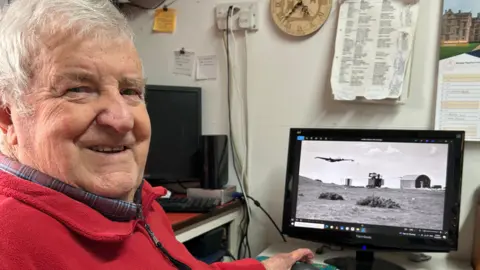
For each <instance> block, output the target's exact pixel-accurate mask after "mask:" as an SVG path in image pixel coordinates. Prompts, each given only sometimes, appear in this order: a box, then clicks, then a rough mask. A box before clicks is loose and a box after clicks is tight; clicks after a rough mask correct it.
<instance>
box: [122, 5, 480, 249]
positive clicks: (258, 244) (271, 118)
mask: <svg viewBox="0 0 480 270" xmlns="http://www.w3.org/2000/svg"><path fill="white" fill-rule="evenodd" d="M219 2H230V1H222V0H216V1H214V0H195V1H194V0H180V1H177V2H176V3H175V5H174V6H173V7H175V8H177V10H178V11H179V14H178V21H177V30H176V32H175V33H174V34H171V35H170V34H156V33H152V32H151V25H152V13H153V11H151V12H149V13H142V14H136V15H134V16H132V18H131V25H132V26H133V28H134V31H135V33H136V35H137V41H136V44H137V46H138V50H139V52H140V55H141V57H142V58H143V61H144V65H145V69H146V74H147V76H148V80H149V83H152V84H164V85H165V84H167V85H199V86H201V87H203V91H204V92H203V93H204V102H203V106H204V107H203V116H204V117H203V129H204V133H227V121H226V120H227V111H226V108H227V105H226V97H227V96H226V80H225V73H226V72H225V71H226V69H225V64H224V61H225V57H224V52H223V47H222V42H221V35H220V34H219V33H218V32H217V31H216V28H215V25H214V16H213V14H214V7H215V3H219ZM268 2H269V1H267V0H262V1H260V3H261V4H260V15H261V22H260V24H259V26H260V30H259V31H258V32H257V33H253V34H251V35H250V36H249V57H250V68H249V72H248V76H249V78H250V79H249V89H248V95H249V109H250V119H249V123H250V131H251V158H250V164H251V175H250V187H251V195H252V196H254V197H255V198H257V199H259V200H260V202H261V203H262V205H263V206H264V207H265V208H266V209H267V210H268V211H269V212H270V213H271V214H272V215H273V217H274V219H275V220H276V221H277V222H280V221H281V217H282V206H283V205H282V204H283V189H284V186H283V183H284V177H285V163H286V154H287V136H288V130H289V128H290V127H372V128H418V129H430V128H432V127H433V112H434V93H435V91H434V88H435V80H436V65H437V54H438V45H437V44H438V42H437V41H438V31H439V18H440V14H441V3H440V2H441V1H439V0H421V1H420V2H421V10H420V19H419V27H418V35H417V38H416V42H415V52H414V64H413V71H412V73H413V74H412V84H411V91H412V92H413V94H412V95H411V97H410V99H409V100H408V103H407V104H406V105H403V106H397V107H391V106H379V105H364V104H350V103H348V104H347V103H339V102H333V101H332V100H331V95H330V88H329V72H330V71H329V69H330V67H331V62H332V48H333V46H334V42H333V40H334V37H335V23H336V14H334V15H333V16H331V17H330V18H329V20H328V22H327V23H326V25H325V26H324V27H323V28H322V29H321V30H320V31H319V32H318V33H317V34H316V35H314V36H312V37H310V38H303V39H294V38H289V37H287V36H285V35H283V34H281V33H280V32H279V31H278V30H277V29H276V28H275V26H274V25H273V24H272V22H271V18H270V17H269V12H268ZM243 41H244V39H243V38H241V37H239V38H238V42H239V43H242V42H243ZM181 47H185V48H186V49H192V50H194V51H195V52H196V53H197V54H209V53H215V54H217V55H219V57H220V60H221V62H222V65H221V73H220V74H221V76H222V79H220V80H217V81H210V82H202V83H197V82H195V81H193V80H192V79H185V77H176V76H173V75H172V74H171V72H170V71H171V66H172V62H173V59H172V55H173V53H172V51H173V50H176V49H179V48H181ZM267 77H270V78H272V79H267ZM477 164H480V146H479V145H478V144H474V143H467V146H466V150H465V166H464V179H463V189H462V192H463V197H462V208H461V237H460V248H459V251H458V252H457V253H455V254H454V256H457V257H462V258H469V256H470V252H471V239H472V234H473V210H472V205H473V204H472V203H473V196H474V192H475V190H476V189H477V186H478V185H477V181H478V180H477V174H478V172H479V169H478V167H479V166H478V165H477ZM254 215H255V223H254V225H253V227H252V230H251V243H252V245H253V252H254V253H255V254H256V253H258V252H260V251H261V250H263V249H264V248H265V247H266V245H267V244H268V243H272V242H274V241H279V240H280V239H279V237H278V236H277V235H276V234H275V232H274V231H273V227H272V226H271V225H270V224H269V223H268V221H267V219H266V218H265V217H264V216H263V214H262V213H261V212H259V211H255V212H254ZM267 231H268V232H267Z"/></svg>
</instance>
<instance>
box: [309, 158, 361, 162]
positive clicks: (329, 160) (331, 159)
mask: <svg viewBox="0 0 480 270" xmlns="http://www.w3.org/2000/svg"><path fill="white" fill-rule="evenodd" d="M315 159H323V160H325V161H328V162H332V163H333V162H341V161H351V162H354V161H355V160H353V159H345V158H326V157H315Z"/></svg>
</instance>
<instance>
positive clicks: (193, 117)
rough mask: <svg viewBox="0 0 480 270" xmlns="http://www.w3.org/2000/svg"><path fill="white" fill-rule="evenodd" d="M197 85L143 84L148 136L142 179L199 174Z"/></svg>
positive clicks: (167, 179) (162, 179)
mask: <svg viewBox="0 0 480 270" xmlns="http://www.w3.org/2000/svg"><path fill="white" fill-rule="evenodd" d="M200 90H201V89H200V88H190V87H173V86H156V85H148V86H147V87H146V91H147V93H146V102H147V110H148V114H149V116H150V122H151V129H152V137H151V142H150V149H149V153H148V157H147V164H146V168H145V179H147V180H148V181H149V182H150V183H151V184H152V185H157V184H158V185H160V184H164V183H173V182H178V181H182V182H185V181H197V180H199V178H200V170H201V167H200V159H201V157H200V154H199V153H200V152H199V151H200V138H201V133H202V132H201V125H202V122H201V91H200Z"/></svg>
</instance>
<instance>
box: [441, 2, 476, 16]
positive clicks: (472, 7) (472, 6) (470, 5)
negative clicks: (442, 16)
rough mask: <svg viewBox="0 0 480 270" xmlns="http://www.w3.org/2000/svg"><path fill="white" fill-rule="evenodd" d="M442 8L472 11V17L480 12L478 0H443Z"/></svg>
mask: <svg viewBox="0 0 480 270" xmlns="http://www.w3.org/2000/svg"><path fill="white" fill-rule="evenodd" d="M443 3H444V4H443V10H444V11H445V10H448V9H452V11H453V12H458V11H459V10H461V11H462V12H472V13H473V15H474V17H476V15H477V13H480V0H444V2H443Z"/></svg>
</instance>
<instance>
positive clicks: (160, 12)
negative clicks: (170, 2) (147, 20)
mask: <svg viewBox="0 0 480 270" xmlns="http://www.w3.org/2000/svg"><path fill="white" fill-rule="evenodd" d="M176 25H177V11H176V10H175V9H172V8H169V9H166V10H164V9H163V8H161V9H157V10H155V17H154V18H153V31H155V32H161V33H173V32H174V31H175V27H176Z"/></svg>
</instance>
